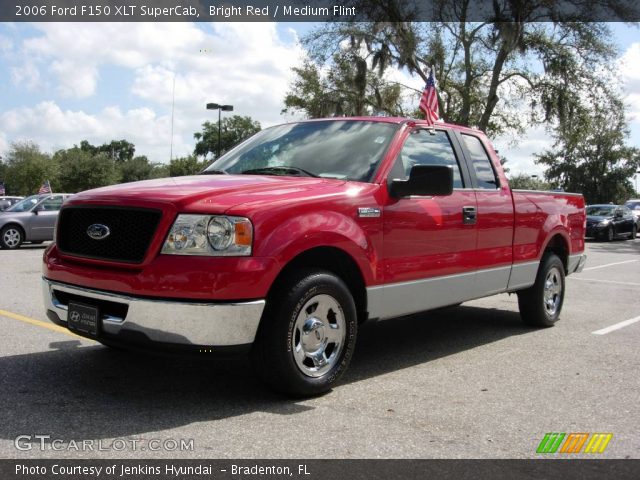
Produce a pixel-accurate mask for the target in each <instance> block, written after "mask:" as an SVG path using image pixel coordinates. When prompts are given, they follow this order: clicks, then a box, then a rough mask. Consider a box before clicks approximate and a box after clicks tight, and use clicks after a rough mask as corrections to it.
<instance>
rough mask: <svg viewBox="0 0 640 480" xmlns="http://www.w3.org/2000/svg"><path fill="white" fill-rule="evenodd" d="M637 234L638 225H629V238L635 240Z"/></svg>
mask: <svg viewBox="0 0 640 480" xmlns="http://www.w3.org/2000/svg"><path fill="white" fill-rule="evenodd" d="M637 234H638V227H637V226H636V225H634V226H633V227H631V233H630V234H629V240H635V238H636V235H637Z"/></svg>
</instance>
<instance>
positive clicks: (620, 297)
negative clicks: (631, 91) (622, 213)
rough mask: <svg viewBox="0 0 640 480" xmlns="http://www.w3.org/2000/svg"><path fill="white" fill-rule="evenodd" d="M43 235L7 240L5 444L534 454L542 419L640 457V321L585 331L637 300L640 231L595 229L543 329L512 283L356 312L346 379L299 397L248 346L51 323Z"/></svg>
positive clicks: (5, 451) (611, 451)
mask: <svg viewBox="0 0 640 480" xmlns="http://www.w3.org/2000/svg"><path fill="white" fill-rule="evenodd" d="M43 249H44V246H25V247H23V248H21V249H20V250H17V251H0V272H1V274H0V329H1V332H2V333H1V340H0V458H19V459H26V458H101V459H105V458H306V459H312V458H538V457H541V456H545V455H542V454H536V448H537V447H538V444H539V443H540V441H541V440H542V438H543V437H544V435H545V433H548V432H566V433H570V432H585V433H596V432H602V433H612V434H613V437H612V439H611V441H610V443H609V444H608V446H607V448H606V450H605V452H604V453H602V454H599V455H597V456H598V458H640V436H639V434H638V432H639V431H640V429H639V428H638V427H639V426H640V407H639V402H638V399H640V385H639V383H640V382H639V379H640V375H639V371H640V369H639V367H640V356H639V355H638V344H639V342H640V322H636V323H633V324H630V325H628V326H626V327H624V328H620V329H618V330H614V331H611V332H610V333H606V334H604V335H597V334H594V333H592V332H594V331H598V330H601V329H603V328H606V327H609V326H611V325H614V324H617V323H618V322H622V321H625V320H629V319H633V318H636V317H638V316H640V295H639V293H640V273H639V272H640V238H639V239H636V240H634V241H615V242H612V243H600V242H589V243H588V245H587V254H588V256H589V259H588V262H587V267H586V269H585V271H584V272H582V273H580V274H577V275H573V276H570V277H569V278H568V280H567V295H566V298H565V304H564V310H563V313H562V318H561V320H560V321H559V322H558V323H557V324H556V326H554V327H553V328H548V329H542V330H536V329H531V328H528V327H525V326H524V325H523V324H522V323H521V321H520V318H519V314H518V311H517V300H516V297H515V295H511V296H509V295H498V296H495V297H491V298H486V299H482V300H478V301H473V302H468V303H465V304H463V305H462V306H460V307H457V308H451V309H446V310H440V311H437V312H432V313H428V314H422V315H414V316H412V317H407V318H403V319H397V320H390V321H385V322H379V323H372V324H366V325H364V326H363V327H362V328H361V331H360V335H359V338H358V345H357V349H356V353H355V355H354V358H353V362H352V365H351V367H350V369H349V371H348V372H347V374H346V375H345V377H344V378H343V381H342V383H341V384H340V385H339V386H337V387H336V388H335V389H334V390H333V391H331V392H330V393H328V394H326V395H324V396H321V397H318V398H313V399H308V400H299V401H296V400H290V399H287V398H283V397H281V396H278V395H275V394H273V393H271V392H269V391H268V390H266V389H265V388H264V387H263V386H262V385H261V384H260V383H259V382H258V380H257V379H256V378H255V376H254V375H253V373H252V371H251V368H250V365H249V362H248V361H247V359H246V358H245V357H231V358H211V357H206V356H205V355H204V354H203V356H202V357H195V358H194V357H189V358H184V357H157V356H145V355H141V354H132V353H127V352H123V351H117V350H112V349H109V348H106V347H103V346H101V345H99V344H97V343H95V342H93V341H89V340H84V339H80V338H78V337H75V336H73V335H71V334H69V333H68V332H66V331H65V330H64V329H57V328H54V327H53V326H52V324H50V323H49V322H48V321H47V319H46V316H45V314H44V309H43V303H42V299H41V293H40V281H39V280H40V262H41V256H42V253H43ZM35 435H45V436H48V438H49V439H48V440H46V441H44V448H41V444H40V443H39V440H38V438H36V437H35ZM20 436H26V437H20ZM18 437H20V439H18V440H16V438H18ZM52 440H55V441H56V442H54V443H55V445H56V446H57V447H58V448H61V449H62V450H52V448H51V446H52V443H51V441H52ZM83 441H84V442H85V443H84V447H83V446H82V442H83ZM181 442H182V444H183V448H182V449H181V448H180V443H181ZM133 443H136V447H135V448H134V447H133ZM16 444H18V446H20V447H21V448H22V449H24V448H29V447H30V448H31V449H30V450H22V449H20V448H17V447H16ZM89 444H91V445H92V446H93V450H90V449H89V447H87V445H89ZM123 445H124V448H123ZM176 445H177V447H176ZM83 449H84V450H83ZM158 449H159V450H158ZM548 455H549V454H547V455H546V456H548ZM556 456H560V454H556ZM575 457H577V458H587V457H588V458H594V455H593V454H578V455H576V456H574V458H575Z"/></svg>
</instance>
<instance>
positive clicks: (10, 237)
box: [0, 225, 24, 250]
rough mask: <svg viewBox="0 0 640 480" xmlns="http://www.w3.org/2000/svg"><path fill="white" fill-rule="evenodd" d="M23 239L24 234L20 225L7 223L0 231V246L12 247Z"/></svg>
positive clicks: (16, 245) (20, 243) (18, 245)
mask: <svg viewBox="0 0 640 480" xmlns="http://www.w3.org/2000/svg"><path fill="white" fill-rule="evenodd" d="M23 241H24V235H23V233H22V230H21V229H20V227H16V226H14V225H7V226H6V227H4V228H3V229H2V231H1V232H0V247H1V248H6V249H10V250H11V249H14V248H18V247H20V245H22V242H23Z"/></svg>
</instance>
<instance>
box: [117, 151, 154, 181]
mask: <svg viewBox="0 0 640 480" xmlns="http://www.w3.org/2000/svg"><path fill="white" fill-rule="evenodd" d="M119 167H120V181H121V182H122V183H127V182H137V181H139V180H147V179H149V178H151V175H152V172H153V169H154V165H153V164H151V163H149V159H148V158H147V157H145V156H144V155H142V156H138V157H133V158H132V159H130V160H125V161H123V162H121V163H120V165H119Z"/></svg>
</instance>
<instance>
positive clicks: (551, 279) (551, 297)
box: [543, 267, 562, 317]
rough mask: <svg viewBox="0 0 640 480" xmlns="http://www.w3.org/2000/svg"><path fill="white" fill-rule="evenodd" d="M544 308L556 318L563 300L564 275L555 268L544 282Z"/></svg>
mask: <svg viewBox="0 0 640 480" xmlns="http://www.w3.org/2000/svg"><path fill="white" fill-rule="evenodd" d="M543 298H544V308H545V310H546V311H547V314H548V315H549V316H551V317H552V316H554V315H555V314H556V312H557V311H558V307H559V306H560V302H561V300H562V274H561V273H560V270H558V269H557V268H556V267H553V268H551V269H550V270H549V272H548V273H547V277H546V278H545V281H544V297H543Z"/></svg>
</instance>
